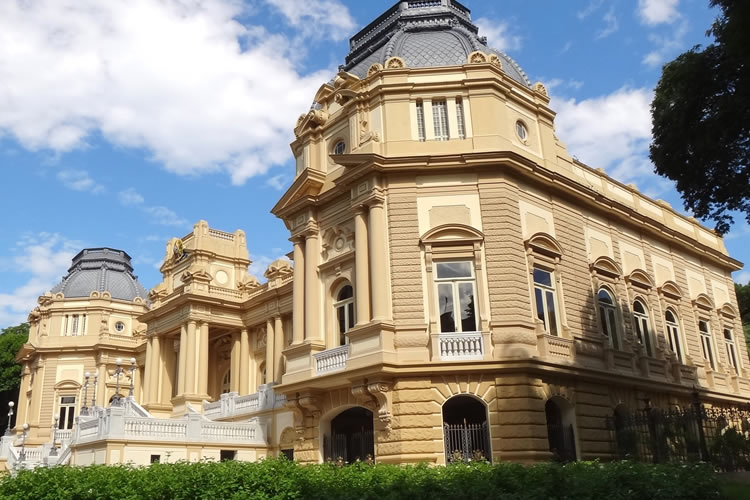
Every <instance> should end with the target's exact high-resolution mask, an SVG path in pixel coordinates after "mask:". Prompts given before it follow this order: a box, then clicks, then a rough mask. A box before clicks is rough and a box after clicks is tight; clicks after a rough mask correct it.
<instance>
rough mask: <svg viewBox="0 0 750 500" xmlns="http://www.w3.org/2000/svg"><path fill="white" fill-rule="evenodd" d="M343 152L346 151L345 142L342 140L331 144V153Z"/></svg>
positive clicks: (338, 153) (340, 153) (339, 153)
mask: <svg viewBox="0 0 750 500" xmlns="http://www.w3.org/2000/svg"><path fill="white" fill-rule="evenodd" d="M344 153H346V143H345V142H344V141H339V142H337V143H336V145H335V146H333V154H335V155H342V154H344Z"/></svg>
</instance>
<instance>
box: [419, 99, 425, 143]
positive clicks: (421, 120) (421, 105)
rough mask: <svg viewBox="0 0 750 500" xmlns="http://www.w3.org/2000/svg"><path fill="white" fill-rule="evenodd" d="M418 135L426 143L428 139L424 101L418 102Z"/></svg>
mask: <svg viewBox="0 0 750 500" xmlns="http://www.w3.org/2000/svg"><path fill="white" fill-rule="evenodd" d="M417 135H418V137H419V140H420V141H421V142H424V141H425V139H426V138H427V137H426V136H425V128H424V102H423V101H422V99H418V100H417Z"/></svg>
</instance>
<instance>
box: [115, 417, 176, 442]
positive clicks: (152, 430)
mask: <svg viewBox="0 0 750 500" xmlns="http://www.w3.org/2000/svg"><path fill="white" fill-rule="evenodd" d="M125 435H126V437H156V438H163V439H170V438H171V439H174V438H184V437H185V436H186V435H187V422H186V421H184V420H182V421H180V420H176V421H173V420H168V419H159V418H128V417H126V418H125Z"/></svg>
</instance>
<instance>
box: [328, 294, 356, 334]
mask: <svg viewBox="0 0 750 500" xmlns="http://www.w3.org/2000/svg"><path fill="white" fill-rule="evenodd" d="M333 310H334V312H335V314H336V328H337V331H338V334H339V345H344V344H346V343H347V340H346V332H348V331H349V330H351V329H352V328H353V327H354V289H353V288H352V286H351V285H350V284H349V283H347V284H345V285H343V286H341V287H340V288H339V290H338V292H337V293H336V302H334V303H333Z"/></svg>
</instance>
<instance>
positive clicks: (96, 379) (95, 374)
mask: <svg viewBox="0 0 750 500" xmlns="http://www.w3.org/2000/svg"><path fill="white" fill-rule="evenodd" d="M98 386H99V374H98V373H94V395H93V396H91V407H92V408H94V409H96V390H97V387H98Z"/></svg>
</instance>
